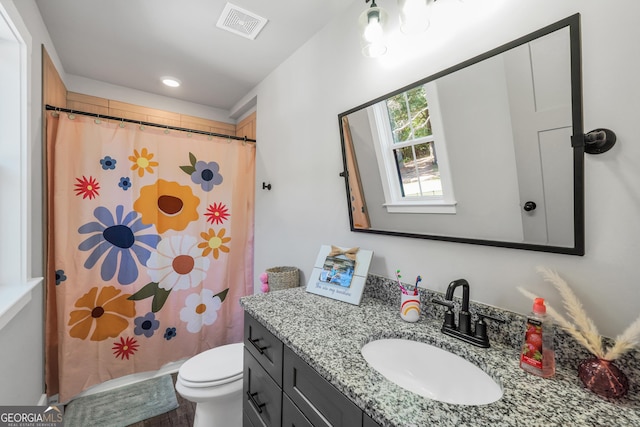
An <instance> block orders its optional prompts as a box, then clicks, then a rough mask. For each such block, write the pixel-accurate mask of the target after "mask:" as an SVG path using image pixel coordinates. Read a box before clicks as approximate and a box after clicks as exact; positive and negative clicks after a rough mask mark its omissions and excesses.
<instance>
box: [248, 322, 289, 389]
mask: <svg viewBox="0 0 640 427" xmlns="http://www.w3.org/2000/svg"><path fill="white" fill-rule="evenodd" d="M244 346H245V348H246V349H247V350H249V352H250V353H251V354H252V355H253V357H255V359H256V360H257V361H258V363H260V365H262V367H263V368H264V369H265V371H267V372H268V373H269V375H271V378H273V379H274V380H275V382H276V383H277V384H278V385H279V386H282V342H281V341H280V340H279V339H278V338H276V337H275V336H274V335H273V334H272V333H271V332H269V331H268V330H267V328H265V327H264V326H262V325H261V324H260V323H258V321H257V320H256V319H254V318H253V317H251V316H250V315H249V314H247V313H246V312H245V314H244Z"/></svg>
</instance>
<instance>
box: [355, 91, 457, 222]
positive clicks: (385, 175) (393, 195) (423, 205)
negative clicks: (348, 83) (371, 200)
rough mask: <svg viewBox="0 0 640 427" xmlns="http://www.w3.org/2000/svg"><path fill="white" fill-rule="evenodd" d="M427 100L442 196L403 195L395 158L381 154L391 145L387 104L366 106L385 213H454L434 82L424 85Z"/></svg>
mask: <svg viewBox="0 0 640 427" xmlns="http://www.w3.org/2000/svg"><path fill="white" fill-rule="evenodd" d="M425 91H426V92H427V99H428V100H429V105H430V106H431V108H430V109H429V113H430V115H431V128H432V130H433V135H434V136H435V135H437V138H435V137H434V140H437V143H436V144H437V147H436V151H437V153H438V164H439V165H441V166H442V167H441V168H440V182H441V184H442V192H443V196H425V197H413V198H411V199H407V198H403V197H402V190H401V188H400V184H399V183H398V176H397V171H396V165H395V163H394V160H393V159H392V158H391V156H389V155H385V154H384V153H383V147H392V146H394V147H395V145H393V141H392V130H391V123H390V122H389V113H388V111H387V107H386V104H385V103H384V101H381V102H379V103H377V104H375V105H372V106H371V107H369V108H367V115H368V117H369V123H370V124H371V134H372V135H373V142H374V144H373V145H374V148H375V153H376V159H377V162H378V170H379V173H380V177H381V180H382V191H383V193H384V199H385V203H384V204H383V206H384V207H385V208H386V210H387V212H388V213H432V214H455V213H456V205H457V201H456V199H455V195H454V191H453V182H452V178H451V168H450V167H449V156H448V154H447V147H446V138H445V132H444V126H443V124H442V118H441V116H440V103H439V99H438V91H437V87H436V83H435V82H429V83H427V84H426V85H425Z"/></svg>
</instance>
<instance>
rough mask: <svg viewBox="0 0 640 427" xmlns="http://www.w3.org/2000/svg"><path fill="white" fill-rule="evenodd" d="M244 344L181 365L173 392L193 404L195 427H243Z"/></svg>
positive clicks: (217, 348) (202, 355) (214, 350)
mask: <svg viewBox="0 0 640 427" xmlns="http://www.w3.org/2000/svg"><path fill="white" fill-rule="evenodd" d="M243 348H244V347H243V344H242V343H236V344H227V345H223V346H220V347H216V348H213V349H211V350H207V351H204V352H202V353H200V354H198V355H196V356H194V357H192V358H191V359H189V360H187V361H186V362H184V363H183V364H182V366H181V367H180V370H179V371H178V379H177V380H176V391H177V392H178V393H180V395H181V396H182V397H183V398H185V399H186V400H189V401H191V402H195V403H196V413H195V419H194V422H193V425H194V427H234V426H238V427H240V426H242V362H243Z"/></svg>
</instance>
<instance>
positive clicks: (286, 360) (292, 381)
mask: <svg viewBox="0 0 640 427" xmlns="http://www.w3.org/2000/svg"><path fill="white" fill-rule="evenodd" d="M244 332H245V334H244V345H245V352H244V377H243V385H244V387H243V398H244V401H243V412H244V413H243V424H244V427H271V426H286V427H293V426H296V427H305V426H306V427H313V426H316V427H318V426H345V427H353V426H363V427H375V426H377V424H376V423H375V422H374V421H373V420H372V419H371V418H370V417H368V416H367V415H366V414H364V413H363V412H362V410H361V409H360V408H359V407H358V406H356V405H355V404H354V403H353V402H352V401H351V400H349V398H347V397H346V396H345V395H343V394H342V393H341V392H340V391H339V390H338V389H336V388H335V387H334V386H333V385H332V384H331V383H329V382H328V381H327V380H325V379H324V378H322V377H321V376H320V375H319V374H318V373H317V372H316V371H315V370H314V369H313V368H312V367H311V366H309V365H308V364H307V363H306V362H305V361H304V360H302V359H301V358H300V357H299V356H298V355H297V354H296V353H295V352H293V350H291V349H290V348H289V347H287V346H285V345H283V344H282V342H281V341H280V340H279V339H278V338H276V337H275V336H274V335H273V334H272V333H271V332H269V331H268V330H267V329H266V328H265V327H264V326H262V325H261V324H260V323H259V322H258V321H257V320H255V319H254V318H253V317H251V316H250V315H248V314H247V313H245V321H244Z"/></svg>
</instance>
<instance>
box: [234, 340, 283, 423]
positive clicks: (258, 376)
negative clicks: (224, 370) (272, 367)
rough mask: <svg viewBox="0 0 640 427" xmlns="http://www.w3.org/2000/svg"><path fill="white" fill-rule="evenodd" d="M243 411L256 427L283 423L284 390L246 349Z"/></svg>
mask: <svg viewBox="0 0 640 427" xmlns="http://www.w3.org/2000/svg"><path fill="white" fill-rule="evenodd" d="M242 381H243V388H242V389H243V402H242V410H243V411H244V413H245V414H246V415H247V417H248V418H249V420H250V421H251V424H253V426H254V427H263V426H266V427H275V426H280V425H281V423H282V389H280V387H278V384H276V383H275V381H274V380H273V379H272V378H271V376H270V375H269V374H267V372H266V371H265V370H264V369H263V368H262V366H261V365H260V364H259V363H258V361H257V360H256V359H255V358H254V357H253V356H252V355H251V353H250V352H249V351H247V349H246V348H245V351H244V372H243V378H242Z"/></svg>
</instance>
